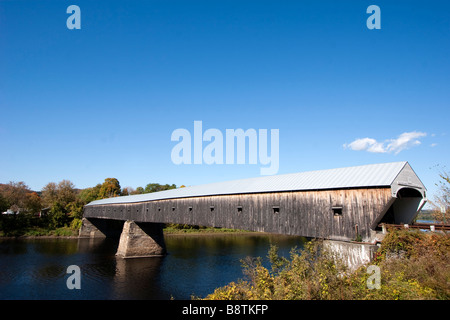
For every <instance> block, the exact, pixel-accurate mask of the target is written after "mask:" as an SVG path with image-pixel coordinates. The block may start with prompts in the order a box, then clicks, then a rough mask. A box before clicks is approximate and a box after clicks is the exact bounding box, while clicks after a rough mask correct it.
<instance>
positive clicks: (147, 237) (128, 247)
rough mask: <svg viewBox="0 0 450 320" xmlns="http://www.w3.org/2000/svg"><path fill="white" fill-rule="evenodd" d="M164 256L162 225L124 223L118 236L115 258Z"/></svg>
mask: <svg viewBox="0 0 450 320" xmlns="http://www.w3.org/2000/svg"><path fill="white" fill-rule="evenodd" d="M165 254H166V245H165V242H164V234H163V224H160V223H142V222H135V221H131V220H128V221H125V223H124V225H123V230H122V234H121V235H120V241H119V248H118V249H117V253H116V256H117V257H120V258H142V257H158V256H163V255H165Z"/></svg>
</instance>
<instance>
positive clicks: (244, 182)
mask: <svg viewBox="0 0 450 320" xmlns="http://www.w3.org/2000/svg"><path fill="white" fill-rule="evenodd" d="M405 166H407V167H408V168H410V166H409V164H408V162H406V161H402V162H391V163H382V164H371V165H364V166H357V167H348V168H338V169H328V170H319V171H308V172H299V173H291V174H283V175H274V176H263V177H256V178H250V179H241V180H233V181H225V182H217V183H210V184H204V185H198V186H191V187H185V188H178V189H172V190H166V191H160V192H154V193H146V194H138V195H131V196H122V197H114V198H108V199H102V200H95V201H92V202H90V203H89V204H87V205H88V206H89V205H100V204H114V203H117V204H119V203H132V202H143V201H152V200H163V199H172V198H187V197H199V196H209V195H226V194H241V193H262V192H280V191H298V190H320V189H341V188H358V187H377V186H384V187H388V186H391V185H392V184H393V183H394V180H395V179H396V177H397V176H398V175H399V173H400V172H401V171H402V170H403V168H404V167H405ZM411 170H412V169H411ZM417 179H418V178H417ZM419 181H420V180H419Z"/></svg>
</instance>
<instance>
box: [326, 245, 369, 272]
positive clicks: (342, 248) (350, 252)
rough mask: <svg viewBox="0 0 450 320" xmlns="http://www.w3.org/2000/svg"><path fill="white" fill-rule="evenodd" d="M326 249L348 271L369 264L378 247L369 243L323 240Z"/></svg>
mask: <svg viewBox="0 0 450 320" xmlns="http://www.w3.org/2000/svg"><path fill="white" fill-rule="evenodd" d="M323 245H324V247H325V248H326V249H328V250H330V251H331V252H333V253H335V254H336V255H337V256H338V257H339V258H340V259H341V260H342V261H343V262H344V263H345V264H346V265H347V267H348V268H349V270H350V271H353V270H356V269H358V268H359V267H360V266H362V265H365V264H369V263H370V262H371V261H372V260H373V258H374V257H375V252H376V251H377V250H378V246H377V245H374V244H370V243H357V242H346V241H336V240H324V242H323Z"/></svg>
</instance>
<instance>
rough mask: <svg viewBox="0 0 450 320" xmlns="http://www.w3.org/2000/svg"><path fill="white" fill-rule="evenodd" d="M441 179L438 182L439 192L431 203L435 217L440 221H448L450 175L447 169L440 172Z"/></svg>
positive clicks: (449, 215) (449, 216)
mask: <svg viewBox="0 0 450 320" xmlns="http://www.w3.org/2000/svg"><path fill="white" fill-rule="evenodd" d="M439 177H440V178H441V180H439V181H438V183H436V185H437V186H438V188H439V189H438V193H437V195H436V196H435V197H434V201H433V202H431V204H432V205H433V207H434V211H433V218H434V219H435V220H436V221H438V222H444V223H445V222H448V221H449V218H450V175H449V173H448V172H446V171H441V172H440V173H439Z"/></svg>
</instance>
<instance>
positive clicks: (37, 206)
mask: <svg viewBox="0 0 450 320" xmlns="http://www.w3.org/2000/svg"><path fill="white" fill-rule="evenodd" d="M25 207H26V210H27V211H28V212H29V213H38V212H39V211H40V210H41V208H42V206H41V198H40V197H39V196H38V194H37V193H36V192H31V193H28V194H27V199H26V203H25Z"/></svg>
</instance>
